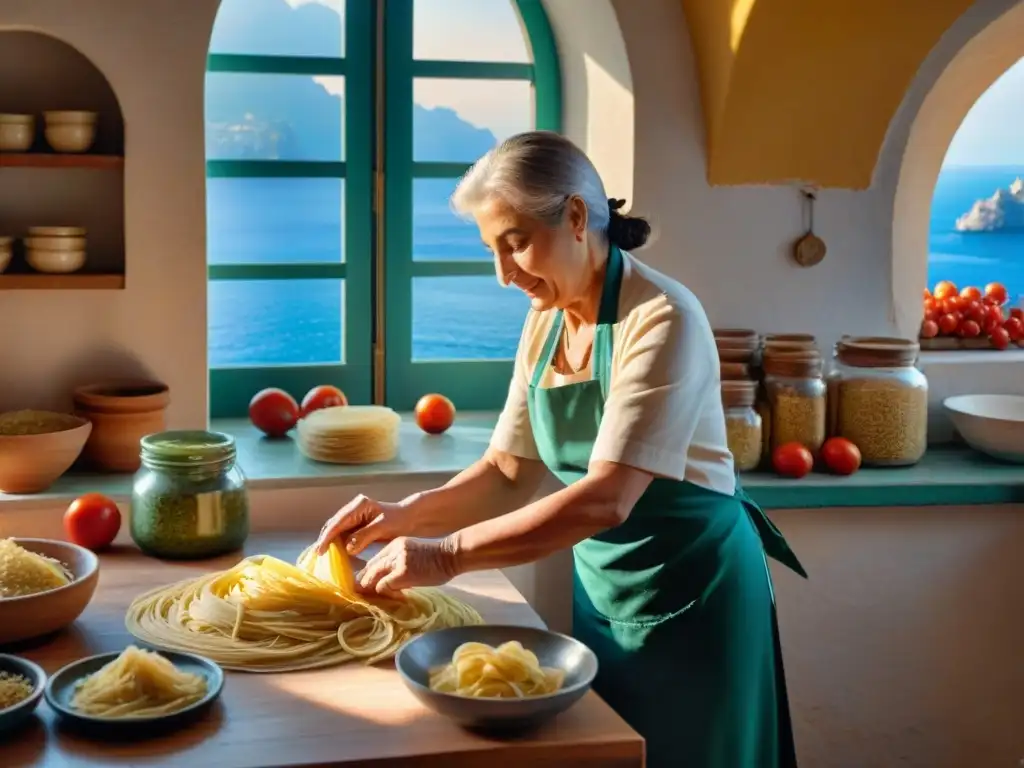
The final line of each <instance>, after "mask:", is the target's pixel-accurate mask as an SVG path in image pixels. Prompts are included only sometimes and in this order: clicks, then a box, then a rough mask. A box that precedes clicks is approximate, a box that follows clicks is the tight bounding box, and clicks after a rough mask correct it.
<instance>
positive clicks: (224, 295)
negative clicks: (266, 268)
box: [208, 280, 345, 368]
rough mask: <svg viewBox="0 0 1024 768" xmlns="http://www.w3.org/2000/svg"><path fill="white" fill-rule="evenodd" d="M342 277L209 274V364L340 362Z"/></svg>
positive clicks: (259, 364)
mask: <svg viewBox="0 0 1024 768" xmlns="http://www.w3.org/2000/svg"><path fill="white" fill-rule="evenodd" d="M344 282H345V281H344V280H211V281H210V282H209V283H208V285H209V294H208V296H209V300H208V302H209V314H208V323H209V339H208V342H209V344H208V346H209V350H210V367H211V368H219V367H221V368H222V367H228V366H265V365H296V364H300V365H301V364H303V363H306V364H311V363H341V362H344V357H343V354H342V343H341V339H342V336H341V331H342V312H343V308H344V295H345V293H344V292H345V285H344Z"/></svg>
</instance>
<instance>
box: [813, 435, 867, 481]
mask: <svg viewBox="0 0 1024 768" xmlns="http://www.w3.org/2000/svg"><path fill="white" fill-rule="evenodd" d="M821 460H822V461H824V462H825V466H826V467H828V468H829V469H830V470H832V471H833V472H835V473H836V474H837V475H852V474H853V473H854V472H856V471H857V470H858V469H860V449H859V448H858V447H857V446H856V445H854V444H853V443H852V442H850V441H849V440H847V439H846V438H845V437H830V438H829V439H828V440H826V441H825V442H824V444H823V445H822V446H821Z"/></svg>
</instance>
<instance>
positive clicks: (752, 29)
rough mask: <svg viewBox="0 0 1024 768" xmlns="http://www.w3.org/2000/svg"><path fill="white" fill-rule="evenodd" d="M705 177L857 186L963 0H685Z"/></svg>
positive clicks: (967, 0) (868, 174)
mask: <svg viewBox="0 0 1024 768" xmlns="http://www.w3.org/2000/svg"><path fill="white" fill-rule="evenodd" d="M682 2H683V7H684V10H685V13H686V20H687V24H688V27H689V30H690V35H691V38H692V41H693V47H694V52H695V55H696V58H697V67H698V71H699V78H700V84H701V94H702V102H703V105H704V115H705V117H704V120H705V126H706V144H707V156H708V164H707V177H708V181H709V182H710V183H711V184H762V183H783V182H789V181H797V180H799V181H804V182H810V183H814V184H817V185H820V186H825V187H842V188H847V189H865V188H867V187H868V186H869V185H870V184H871V179H872V175H873V172H874V169H875V163H876V160H877V158H878V155H879V152H880V150H881V147H882V143H883V141H884V139H885V135H886V131H887V130H888V128H889V124H890V122H891V121H892V118H893V115H894V114H895V112H896V109H897V107H899V105H900V102H901V101H902V100H903V97H904V95H905V93H906V90H907V87H908V86H909V85H910V82H911V80H912V79H913V77H914V75H915V74H916V73H917V71H918V68H919V67H920V65H921V62H922V61H923V60H924V58H925V56H927V55H928V53H929V51H930V50H931V49H932V47H933V46H934V45H935V43H936V41H937V40H938V39H939V37H940V36H941V35H942V33H943V32H944V31H945V30H946V29H947V28H948V27H949V26H950V25H951V24H952V23H953V21H954V20H955V19H956V18H957V17H958V16H960V15H961V14H962V13H963V12H964V11H965V10H966V9H967V8H968V7H969V6H970V5H971V4H972V2H971V0H828V1H827V2H819V3H815V2H808V0H682Z"/></svg>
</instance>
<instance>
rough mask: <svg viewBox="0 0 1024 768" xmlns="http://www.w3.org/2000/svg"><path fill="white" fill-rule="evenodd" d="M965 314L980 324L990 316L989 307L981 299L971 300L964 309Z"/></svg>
mask: <svg viewBox="0 0 1024 768" xmlns="http://www.w3.org/2000/svg"><path fill="white" fill-rule="evenodd" d="M964 315H965V316H966V317H967V318H969V319H970V320H973V321H974V322H976V323H977V324H978V325H984V323H985V321H986V320H987V319H988V318H989V315H990V313H989V311H988V307H986V306H985V305H984V304H982V303H981V302H980V301H970V302H968V304H967V307H966V308H965V309H964Z"/></svg>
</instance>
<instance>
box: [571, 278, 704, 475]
mask: <svg viewBox="0 0 1024 768" xmlns="http://www.w3.org/2000/svg"><path fill="white" fill-rule="evenodd" d="M702 320H703V318H702V317H697V316H695V315H694V311H692V310H689V309H687V308H686V307H685V306H683V307H680V306H679V305H677V304H675V303H674V302H671V301H670V300H669V299H668V297H667V296H665V295H661V296H658V297H657V298H655V299H651V300H649V301H648V302H647V303H646V304H645V305H643V306H642V307H638V308H637V317H636V318H635V322H630V323H629V324H628V327H625V328H623V330H622V332H621V334H620V336H619V338H618V339H616V346H617V347H618V349H619V353H618V355H617V357H618V359H617V361H616V362H615V364H614V366H613V371H612V377H611V384H610V387H609V392H608V397H607V400H606V402H605V408H604V415H603V417H602V419H601V426H600V429H599V431H598V436H597V440H596V442H595V444H594V450H593V452H592V454H591V458H590V460H591V461H613V462H616V463H619V464H626V465H628V466H631V467H635V468H637V469H641V470H644V471H646V472H650V473H651V474H653V475H656V476H660V477H668V478H672V479H675V480H682V479H684V477H685V475H686V465H687V453H688V450H689V446H690V442H691V440H692V439H693V437H694V433H695V432H696V430H697V426H698V423H699V422H700V420H701V419H702V418H704V417H705V415H706V413H707V410H708V409H707V403H708V402H709V400H708V398H709V397H710V396H712V395H714V396H717V394H716V392H715V387H716V384H717V381H718V364H717V352H716V350H715V348H714V339H713V336H712V334H711V332H710V329H709V328H708V327H707V323H706V322H702Z"/></svg>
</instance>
